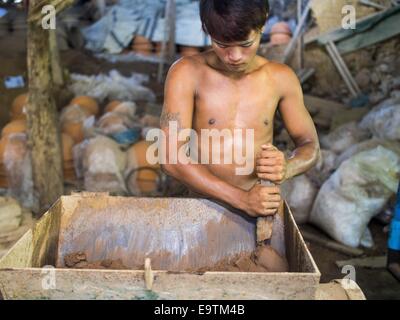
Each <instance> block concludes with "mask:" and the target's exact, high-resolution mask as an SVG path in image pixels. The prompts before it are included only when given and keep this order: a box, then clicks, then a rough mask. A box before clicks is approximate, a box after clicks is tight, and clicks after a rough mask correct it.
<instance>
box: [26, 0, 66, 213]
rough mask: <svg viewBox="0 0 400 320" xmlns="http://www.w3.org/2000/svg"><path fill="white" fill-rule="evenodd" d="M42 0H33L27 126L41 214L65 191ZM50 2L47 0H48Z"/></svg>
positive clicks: (30, 17)
mask: <svg viewBox="0 0 400 320" xmlns="http://www.w3.org/2000/svg"><path fill="white" fill-rule="evenodd" d="M39 3H41V4H42V3H43V1H40V0H31V1H30V3H29V19H28V21H29V22H28V44H27V48H28V56H27V60H28V80H29V102H28V108H27V127H28V135H29V148H30V150H31V155H32V173H33V183H34V189H35V195H36V196H37V197H38V200H39V208H38V209H39V210H38V212H36V214H37V215H38V216H40V215H41V214H42V213H44V212H45V211H46V210H47V209H48V208H49V207H50V206H51V205H52V204H53V203H54V202H55V201H56V200H57V199H58V198H59V197H60V196H61V195H62V194H63V186H64V184H63V166H62V149H61V143H60V132H59V124H58V113H57V109H56V104H55V101H54V97H53V74H52V66H51V65H52V62H51V61H52V59H51V53H50V34H49V30H46V29H43V28H42V26H41V24H40V23H38V21H37V20H36V19H33V18H32V15H35V14H36V13H37V10H38V4H39ZM46 4H47V3H46Z"/></svg>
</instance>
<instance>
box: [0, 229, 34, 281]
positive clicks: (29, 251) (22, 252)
mask: <svg viewBox="0 0 400 320" xmlns="http://www.w3.org/2000/svg"><path fill="white" fill-rule="evenodd" d="M32 256H33V242H32V229H30V230H28V231H27V232H26V233H25V234H24V235H23V236H22V237H21V239H19V240H18V241H17V243H16V244H15V245H14V246H12V248H11V249H10V250H9V251H8V252H7V253H6V254H5V255H4V256H3V257H2V258H1V259H0V270H1V269H8V268H30V267H32ZM1 280H2V279H1V277H0V283H1Z"/></svg>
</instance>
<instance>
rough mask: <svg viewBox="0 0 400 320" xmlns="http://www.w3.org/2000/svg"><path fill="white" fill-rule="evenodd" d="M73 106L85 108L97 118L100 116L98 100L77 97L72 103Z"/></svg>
mask: <svg viewBox="0 0 400 320" xmlns="http://www.w3.org/2000/svg"><path fill="white" fill-rule="evenodd" d="M70 104H71V105H74V104H76V105H78V106H81V107H82V108H84V109H85V110H86V111H88V112H89V114H91V115H93V116H97V115H98V114H99V105H98V104H97V102H96V100H95V99H93V98H91V97H88V96H79V97H75V98H74V99H72V100H71V102H70Z"/></svg>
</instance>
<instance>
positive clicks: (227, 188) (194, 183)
mask: <svg viewBox="0 0 400 320" xmlns="http://www.w3.org/2000/svg"><path fill="white" fill-rule="evenodd" d="M195 63H196V62H194V61H191V60H190V58H184V59H182V60H180V61H178V62H177V63H175V64H174V65H173V66H172V67H171V69H170V71H169V73H168V77H167V80H166V86H165V101H164V108H163V113H162V116H161V129H162V130H163V132H164V134H165V135H166V137H167V139H166V140H167V145H166V146H165V147H166V149H165V151H166V155H167V157H166V158H167V159H166V160H167V164H164V165H162V168H163V170H164V171H165V172H166V173H167V174H168V175H170V176H172V177H174V178H176V179H178V180H179V181H181V182H182V183H184V184H185V185H187V186H188V187H189V188H191V189H193V190H195V191H196V192H198V193H200V194H203V195H206V196H209V197H212V198H214V199H216V200H218V201H222V202H224V203H227V204H229V205H231V206H233V207H235V208H238V209H241V210H243V211H245V212H247V213H248V214H249V215H253V216H262V215H271V214H274V213H275V212H276V208H275V207H277V206H278V205H279V201H280V199H278V197H279V194H278V193H279V190H275V189H273V188H270V189H268V190H267V189H266V188H261V189H260V190H259V192H253V193H251V194H250V193H249V192H246V191H244V190H241V189H239V188H237V187H235V186H232V185H230V184H229V183H227V182H225V181H223V180H221V179H220V178H218V177H216V176H215V175H213V174H212V173H211V172H210V171H209V170H208V168H207V167H206V166H204V165H201V164H191V163H189V164H182V163H179V161H178V163H177V164H171V160H172V159H173V155H172V154H170V153H169V144H170V143H173V141H171V139H172V137H170V136H169V128H170V127H171V121H175V122H176V124H177V127H178V131H181V130H184V129H191V128H192V122H193V113H194V98H195V92H196V79H197V78H198V77H197V76H196V74H197V70H196V66H195V65H194V64H195ZM186 143H187V142H186V141H184V142H178V143H177V149H178V150H183V148H181V147H182V146H183V145H185V144H186ZM182 157H186V158H189V157H188V156H187V155H186V154H183V153H182V154H180V155H178V156H176V158H177V159H179V158H182ZM261 191H262V192H261ZM275 200H276V201H275Z"/></svg>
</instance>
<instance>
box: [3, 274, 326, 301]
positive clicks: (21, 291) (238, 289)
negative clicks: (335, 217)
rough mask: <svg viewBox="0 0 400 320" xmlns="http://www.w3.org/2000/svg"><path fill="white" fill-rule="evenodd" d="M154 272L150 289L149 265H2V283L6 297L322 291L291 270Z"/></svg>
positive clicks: (261, 295) (308, 295)
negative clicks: (91, 267) (98, 267)
mask: <svg viewBox="0 0 400 320" xmlns="http://www.w3.org/2000/svg"><path fill="white" fill-rule="evenodd" d="M154 276H155V278H154V284H153V288H152V290H151V291H149V290H146V287H145V281H144V272H143V271H124V272H119V271H102V270H101V271H99V270H96V271H95V270H68V269H53V270H52V269H48V270H40V269H25V270H18V269H16V270H8V271H5V270H1V271H0V277H1V278H2V279H3V280H2V282H1V286H2V287H0V288H1V290H2V294H3V297H4V298H5V299H46V300H47V299H58V300H62V299H80V300H81V299H116V300H118V299H127V300H183V299H186V300H271V299H273V300H310V299H315V297H316V290H317V287H318V281H319V278H318V277H317V276H315V275H312V274H297V275H294V274H290V273H287V274H272V273H270V274H267V273H264V274H263V273H259V274H250V273H205V274H203V275H199V274H189V273H169V272H163V271H160V272H157V271H156V272H154ZM49 277H53V278H52V281H50V282H49V281H48V279H47V278H49Z"/></svg>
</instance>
